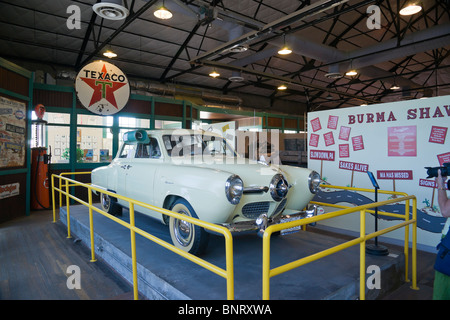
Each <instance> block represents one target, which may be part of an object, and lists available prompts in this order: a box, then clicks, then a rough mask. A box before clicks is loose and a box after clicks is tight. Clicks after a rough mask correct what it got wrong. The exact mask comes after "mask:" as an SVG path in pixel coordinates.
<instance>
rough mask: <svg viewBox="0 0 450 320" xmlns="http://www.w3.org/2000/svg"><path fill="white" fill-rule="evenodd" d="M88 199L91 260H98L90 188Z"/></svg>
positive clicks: (89, 189)
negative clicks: (96, 257)
mask: <svg viewBox="0 0 450 320" xmlns="http://www.w3.org/2000/svg"><path fill="white" fill-rule="evenodd" d="M88 201H89V227H90V236H91V262H95V261H97V259H95V244H94V217H93V215H92V190H91V188H88Z"/></svg>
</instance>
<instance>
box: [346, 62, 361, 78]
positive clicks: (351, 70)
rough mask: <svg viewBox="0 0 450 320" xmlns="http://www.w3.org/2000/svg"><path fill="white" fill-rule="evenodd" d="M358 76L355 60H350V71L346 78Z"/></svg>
mask: <svg viewBox="0 0 450 320" xmlns="http://www.w3.org/2000/svg"><path fill="white" fill-rule="evenodd" d="M357 74H358V71H356V70H355V69H353V60H350V70H349V71H347V72H346V73H345V75H346V76H351V77H353V76H356V75H357Z"/></svg>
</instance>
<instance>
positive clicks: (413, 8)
mask: <svg viewBox="0 0 450 320" xmlns="http://www.w3.org/2000/svg"><path fill="white" fill-rule="evenodd" d="M421 10H422V6H421V5H420V4H419V3H418V2H414V1H411V2H408V3H407V4H406V5H405V6H404V7H403V8H401V10H400V11H399V13H400V14H401V15H402V16H411V15H413V14H416V13H418V12H420V11H421Z"/></svg>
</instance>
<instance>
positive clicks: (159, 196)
mask: <svg viewBox="0 0 450 320" xmlns="http://www.w3.org/2000/svg"><path fill="white" fill-rule="evenodd" d="M230 175H231V173H229V172H226V171H221V170H211V169H207V168H201V167H189V168H187V167H186V166H178V165H172V166H166V167H161V168H159V169H158V171H157V173H156V175H155V193H154V195H155V205H157V206H158V207H163V205H164V203H165V201H166V199H167V197H170V196H177V197H181V198H184V199H185V200H186V201H188V202H189V204H190V205H191V206H192V208H193V209H194V210H195V212H196V213H197V216H198V217H199V219H200V220H203V221H207V222H211V223H224V222H226V221H228V220H229V217H230V215H231V214H232V213H233V211H234V210H235V207H236V206H235V205H232V204H231V203H230V202H228V200H227V198H226V196H225V182H226V181H227V179H228V177H229V176H230Z"/></svg>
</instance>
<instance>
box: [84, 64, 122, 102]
mask: <svg viewBox="0 0 450 320" xmlns="http://www.w3.org/2000/svg"><path fill="white" fill-rule="evenodd" d="M102 73H103V75H106V74H107V70H106V66H105V65H103V68H102ZM80 79H81V80H83V81H84V82H86V84H87V85H88V86H89V87H91V88H92V89H94V93H93V94H92V98H91V102H90V103H89V107H90V106H92V105H93V104H94V103H96V102H99V101H100V100H102V99H106V101H108V102H109V103H110V104H112V105H113V106H114V107H115V108H116V109H119V108H118V107H117V102H116V98H115V96H114V91H116V90H117V89H120V88H122V87H123V86H124V85H126V83H123V82H115V81H111V80H103V79H90V78H80Z"/></svg>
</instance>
